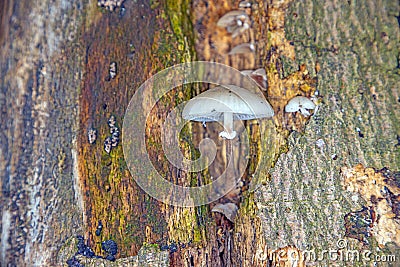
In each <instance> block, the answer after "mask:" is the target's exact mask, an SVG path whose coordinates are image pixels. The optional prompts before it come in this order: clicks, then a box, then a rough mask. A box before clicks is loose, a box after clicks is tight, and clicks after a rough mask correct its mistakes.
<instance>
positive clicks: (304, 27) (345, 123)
mask: <svg viewBox="0 0 400 267" xmlns="http://www.w3.org/2000/svg"><path fill="white" fill-rule="evenodd" d="M398 17H399V5H398V3H397V2H393V1H378V2H377V1H366V2H363V3H361V2H356V1H327V2H326V1H301V2H293V3H291V4H290V5H289V8H288V10H287V11H286V21H285V30H286V38H287V39H288V40H290V41H292V42H293V43H294V48H295V51H296V57H295V59H294V60H293V59H289V60H288V59H287V58H286V59H285V61H283V59H284V58H282V61H283V64H282V65H283V73H282V76H283V77H284V76H285V75H286V73H290V70H288V68H289V67H290V66H293V65H294V66H296V65H297V66H300V65H301V64H305V65H306V67H307V70H308V71H309V73H310V74H311V75H312V76H316V77H317V78H318V86H317V92H318V98H320V99H321V104H320V105H319V108H318V111H317V112H315V113H314V115H313V116H312V118H311V119H310V121H309V123H308V124H307V126H306V128H305V131H304V133H302V134H299V133H297V132H293V133H292V134H291V135H290V136H289V151H288V152H287V153H284V154H282V155H281V156H280V157H279V159H278V161H277V163H276V165H275V167H274V168H273V170H272V171H271V181H270V182H269V183H268V184H267V185H265V186H263V187H261V188H259V189H258V190H257V191H256V195H257V199H258V203H257V204H258V206H259V208H260V217H261V218H262V222H263V231H264V235H265V239H266V240H267V245H268V247H269V248H271V249H279V248H282V247H285V246H288V245H293V246H295V247H296V248H297V249H299V250H300V251H301V252H304V251H305V250H314V251H315V252H316V253H317V257H318V256H319V258H320V259H319V260H316V261H314V263H316V264H324V265H325V264H329V265H338V266H342V265H345V264H346V263H345V262H344V261H343V260H335V258H334V257H335V256H332V258H331V260H328V258H329V257H328V256H327V255H325V256H321V255H322V253H321V252H322V250H339V251H340V247H338V243H337V242H340V240H341V239H343V240H345V241H346V242H347V243H348V244H347V247H344V248H343V250H341V251H340V252H341V253H342V254H344V253H346V251H350V250H358V251H359V252H360V254H361V253H362V251H363V250H370V251H372V255H373V256H371V257H370V258H371V260H369V261H368V260H366V261H362V260H361V258H362V257H361V256H360V260H359V261H357V260H354V261H352V263H351V264H353V265H359V266H364V265H373V264H374V260H373V257H374V256H375V255H393V254H396V258H397V260H398V259H399V254H398V251H399V250H398V245H399V244H398V241H397V240H398V235H399V214H398V212H396V209H397V208H396V207H398V205H399V202H398V193H396V192H398V185H399V182H398V174H397V175H395V176H397V178H396V179H397V182H396V183H395V184H396V185H395V186H394V187H392V188H391V189H389V190H388V191H391V194H393V192H394V194H393V195H394V196H395V199H397V200H395V201H391V198H390V197H377V198H375V200H376V199H380V200H379V201H381V200H383V202H384V203H386V204H385V205H389V206H390V207H386V208H385V209H382V208H380V207H379V205H380V204H379V203H378V201H375V204H374V203H373V202H374V197H372V201H371V194H372V195H373V193H371V192H375V191H376V190H372V189H371V188H373V187H370V188H369V189H366V188H368V184H376V182H374V181H379V180H381V179H377V178H372V177H374V175H372V174H371V175H365V174H364V168H363V167H362V166H361V167H360V166H358V167H356V165H357V164H359V163H361V164H363V165H364V166H366V167H367V166H368V167H373V168H375V169H377V170H378V169H382V168H384V167H386V168H388V169H389V170H391V171H392V172H398V171H399V159H400V155H399V147H398V145H397V144H398V136H399V118H400V117H399V115H400V114H399V89H398V88H399V86H400V76H399V63H398V56H399V37H400V35H399V22H398ZM282 61H281V62H282ZM353 168H354V169H353ZM349 172H351V173H352V174H349ZM365 172H366V173H371V169H369V171H368V170H367V171H365ZM343 173H346V174H345V175H344V174H343ZM372 173H375V171H372ZM352 176H357V177H359V181H360V183H362V184H364V187H365V189H360V188H357V187H355V186H354V185H352V184H351V183H350V182H349V179H345V178H346V177H352ZM360 177H362V178H360ZM355 180H356V179H355ZM361 181H362V182H361ZM386 182H387V183H389V181H388V180H387V181H386ZM379 184H380V189H381V190H383V191H385V187H386V188H388V187H389V185H388V184H385V183H379ZM346 189H348V190H349V191H350V192H351V193H350V192H348V191H347V190H346ZM367 192H369V193H367ZM382 204H383V203H382ZM363 207H366V208H368V209H369V210H371V213H372V212H376V214H374V215H373V216H372V215H368V216H367V217H368V223H365V222H364V223H361V221H362V219H361V218H362V216H361V215H360V213H361V210H362V209H363ZM357 212H359V214H358V215H357ZM346 214H347V217H346ZM349 214H350V216H352V217H353V220H352V221H353V222H352V223H353V224H354V225H355V226H354V227H353V228H354V229H353V232H356V233H357V235H358V237H359V238H355V235H354V234H349V233H350V232H351V231H349V228H351V226H350V225H348V220H347V221H346V218H347V219H348V218H349ZM352 214H353V215H352ZM374 216H376V217H374ZM387 216H389V217H391V219H390V222H388V223H389V224H394V226H393V227H392V228H391V230H389V227H388V229H385V231H384V232H385V235H386V237H385V238H383V237H382V232H381V230H380V228H381V227H382V226H381V225H380V223H379V220H385V221H386V219H385V218H386V217H387ZM365 224H367V225H368V226H367V227H366V226H365ZM363 225H364V226H363ZM360 236H363V237H362V238H361V237H360ZM360 240H361V241H360ZM321 258H324V259H321ZM309 262H310V261H309ZM311 262H312V261H311ZM376 262H379V260H377V261H376ZM378 264H379V265H381V264H382V265H384V264H393V262H392V263H384V262H379V263H378Z"/></svg>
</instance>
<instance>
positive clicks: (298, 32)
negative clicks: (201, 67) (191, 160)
mask: <svg viewBox="0 0 400 267" xmlns="http://www.w3.org/2000/svg"><path fill="white" fill-rule="evenodd" d="M237 5H238V4H237V3H236V2H233V1H222V0H221V1H213V2H205V1H198V0H195V1H193V2H189V1H185V0H182V1H169V0H166V1H159V2H156V1H152V2H151V4H150V3H149V2H144V1H143V2H139V1H126V2H125V3H124V8H123V9H122V8H119V9H116V10H114V11H113V12H109V11H106V10H105V9H104V8H100V7H97V3H95V2H88V1H80V2H73V3H70V2H65V1H55V2H54V1H52V2H50V1H46V0H45V1H33V2H27V1H25V2H14V1H4V2H2V3H1V4H0V9H1V12H2V21H1V28H0V29H1V30H0V42H1V46H2V49H1V52H0V53H1V65H0V72H1V75H2V77H3V78H2V84H1V88H2V90H1V92H0V101H1V102H0V103H1V106H0V108H1V113H2V116H1V124H2V131H1V132H0V133H1V136H2V138H1V141H0V146H1V147H0V175H1V182H0V183H1V188H2V208H1V224H0V225H1V226H0V227H1V240H2V242H1V256H0V259H1V260H0V262H1V266H53V265H56V266H59V265H64V266H66V261H67V260H68V259H69V258H71V257H72V256H73V255H74V254H75V252H76V250H77V248H76V245H77V240H76V238H74V236H76V235H84V237H85V240H86V242H87V245H88V246H90V247H91V248H92V249H93V250H94V252H95V253H96V254H97V255H101V256H105V254H104V251H102V249H101V242H102V241H104V240H107V239H113V240H115V241H116V242H117V244H118V254H117V258H118V259H117V261H115V262H110V261H107V260H104V259H95V258H86V257H83V256H82V255H77V259H78V260H79V261H80V262H81V263H84V264H85V266H95V265H100V266H110V265H115V266H168V265H170V266H213V267H214V266H304V265H306V264H308V265H329V266H344V265H346V264H349V263H350V264H351V265H354V266H365V265H373V263H374V262H378V259H377V258H376V255H379V256H381V259H383V258H382V257H384V256H385V257H386V258H385V259H386V260H387V262H383V261H380V262H378V265H379V266H381V265H382V266H385V265H387V266H390V264H395V263H393V262H389V259H393V258H389V255H394V256H395V257H396V259H397V261H398V260H399V259H400V258H399V257H400V255H399V252H398V251H399V249H398V247H399V246H400V244H399V243H400V241H399V229H400V227H399V220H400V219H399V216H400V215H399V213H400V212H399V194H400V192H399V191H400V189H399V161H400V155H399V154H400V151H399V147H400V144H399V142H400V141H399V136H400V128H399V125H400V123H399V118H400V116H399V115H400V114H399V110H400V109H399V99H400V96H399V90H398V88H399V86H400V77H399V76H400V73H399V54H400V53H399V52H400V49H399V46H400V44H399V43H400V42H399V39H400V38H399V37H400V31H399V17H400V7H399V3H397V2H396V1H389V0H388V1H378V2H376V1H372V0H368V1H365V2H364V3H357V2H355V1H343V2H338V1H319V0H307V1H275V0H271V1H254V2H253V3H252V6H251V8H248V9H246V12H247V14H248V15H249V16H250V18H251V21H252V24H251V29H250V30H248V31H245V32H244V33H243V34H241V35H240V36H239V37H236V38H232V36H231V35H230V34H229V33H227V32H226V30H225V29H223V28H218V27H216V22H217V21H218V19H219V18H220V17H221V16H222V15H224V14H225V13H226V12H228V11H230V10H232V9H237V8H238V6H237ZM245 42H253V43H254V44H255V47H256V50H255V52H254V53H250V54H246V55H233V56H230V55H228V52H229V51H230V49H232V48H233V47H234V46H235V45H238V44H241V43H245ZM195 59H197V60H205V61H214V62H220V63H224V64H227V65H229V66H232V67H234V68H237V69H239V70H243V69H256V68H265V69H266V73H267V77H268V88H267V91H265V92H264V94H265V97H266V98H267V99H268V101H269V102H270V103H271V105H272V106H273V108H274V111H275V116H274V118H273V119H271V120H267V121H263V122H262V123H260V124H258V123H257V122H255V121H249V122H247V123H246V127H245V129H241V131H247V132H248V133H250V153H251V155H254V157H252V158H251V160H250V161H249V162H250V163H249V166H248V169H247V170H246V172H245V175H244V176H243V177H242V184H243V186H241V187H240V188H238V189H237V190H234V191H233V192H230V193H229V194H228V195H227V196H225V197H224V198H223V199H221V200H219V202H220V203H226V202H233V203H235V204H236V205H237V206H238V207H239V212H238V215H237V217H236V219H235V220H234V223H231V222H229V221H228V220H227V219H226V218H225V217H224V216H223V215H221V214H218V213H214V212H211V211H210V210H211V209H212V207H214V205H215V204H216V203H212V204H210V205H205V206H201V207H196V208H179V207H173V206H167V205H164V204H162V203H160V202H158V201H156V200H155V199H152V198H151V197H150V196H148V195H147V194H146V193H145V192H143V191H142V190H141V189H140V188H139V186H138V185H137V184H136V183H135V182H134V180H133V178H132V176H134V175H138V174H137V173H134V172H133V173H130V172H129V171H128V168H127V166H126V163H125V161H124V159H123V151H122V147H121V145H118V146H117V147H116V148H113V149H112V150H111V153H107V152H105V150H104V141H105V139H106V138H107V137H108V136H110V127H109V125H108V124H107V121H108V119H109V118H110V116H111V115H113V116H115V117H116V125H117V127H119V128H121V127H122V120H123V116H124V114H125V109H126V108H127V106H128V103H129V100H130V99H131V97H132V96H133V95H134V94H135V92H136V90H137V88H138V87H139V86H140V85H141V84H142V83H143V82H144V81H145V80H146V79H148V78H149V77H150V76H152V75H154V74H155V73H157V72H158V71H160V70H162V69H165V68H166V67H170V66H173V65H175V64H178V63H181V62H190V61H193V60H195ZM113 62H115V63H116V66H117V74H116V77H115V78H112V77H111V76H110V65H111V64H112V63H113ZM204 89H205V87H204V88H203V87H189V86H185V87H179V88H177V89H176V90H175V91H173V92H172V93H171V94H169V95H167V96H165V97H164V98H163V99H162V101H161V102H160V103H158V104H157V105H156V106H155V108H154V111H153V112H152V113H151V114H150V116H149V117H148V119H147V122H148V123H147V129H148V133H150V134H148V135H147V138H148V150H149V155H150V157H151V158H152V159H153V162H154V164H155V166H156V168H157V170H158V171H159V172H163V173H168V174H169V175H168V177H169V179H170V180H171V181H174V182H176V183H181V184H182V185H198V184H204V183H206V182H208V181H209V180H210V179H211V178H210V176H213V175H214V176H215V175H218V174H219V173H221V170H222V169H223V168H224V167H225V161H224V157H225V156H224V154H223V152H220V153H219V154H218V155H217V162H216V163H214V164H213V165H211V166H210V168H209V169H208V170H206V171H203V172H200V173H198V174H195V175H189V174H185V173H180V172H176V171H175V170H174V171H171V170H172V169H171V167H170V166H169V164H168V161H167V159H166V158H165V157H164V154H163V151H162V148H161V147H160V145H159V144H160V142H161V133H160V130H159V127H158V125H160V124H161V123H162V121H163V119H165V118H164V117H163V116H162V114H167V113H168V111H169V110H170V109H172V108H174V106H175V105H176V104H179V103H181V102H183V101H184V100H188V99H189V98H191V97H193V96H194V95H196V94H198V93H200V91H202V90H204ZM296 95H303V96H306V97H309V98H311V97H313V98H314V99H315V102H316V103H317V104H318V109H316V110H314V112H313V114H312V116H311V117H304V116H302V115H301V114H300V113H294V114H289V113H285V112H284V107H285V105H286V104H287V102H288V101H289V100H290V99H291V98H292V97H294V96H296ZM149 97H152V96H149ZM90 129H95V130H96V131H97V140H96V142H95V143H94V144H90V143H89V142H88V137H87V133H88V130H90ZM217 129H218V128H217V126H213V125H212V124H210V125H207V128H204V127H203V126H202V125H201V124H200V123H198V124H196V123H193V124H192V128H191V129H190V128H189V129H186V130H185V131H184V132H183V133H182V136H183V137H184V138H183V139H184V141H182V143H181V150H182V151H183V152H184V154H185V155H186V156H187V157H191V156H195V155H197V153H198V152H197V150H195V149H194V148H195V147H196V146H197V145H198V143H199V141H200V139H201V138H202V137H203V136H209V137H210V138H212V139H213V140H217V141H216V143H217V147H218V148H219V149H220V150H221V151H222V150H224V148H225V145H226V143H224V142H222V141H221V140H218V132H217ZM190 130H191V131H190ZM259 130H260V132H259ZM138 164H140V162H139V161H138ZM151 178H152V177H149V179H151ZM100 222H101V224H102V225H103V228H102V229H101V231H100V232H99V224H100ZM97 233H99V234H97ZM160 248H163V250H165V249H167V251H163V252H160ZM324 250H326V252H325V253H324V252H323V251H324ZM337 251H339V252H340V255H341V256H340V255H338V254H335V253H336V252H337ZM355 251H357V252H359V253H360V260H346V259H344V258H343V257H345V255H347V254H348V253H354V252H355ZM366 251H367V252H368V251H371V252H372V253H371V255H368V256H369V257H370V259H371V260H369V259H366V257H365V256H364V258H362V257H363V256H361V254H362V253H365V252H366ZM305 253H306V254H305ZM310 253H311V254H312V253H315V255H316V257H317V258H315V259H310V258H307V257H304V256H308V257H309V254H310ZM329 253H331V254H329ZM135 255H138V256H135ZM296 255H299V257H298V258H290V256H296ZM335 255H336V256H337V257H339V258H334V257H335ZM131 256H135V257H131ZM340 257H342V258H340Z"/></svg>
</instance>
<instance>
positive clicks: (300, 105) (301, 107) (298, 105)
mask: <svg viewBox="0 0 400 267" xmlns="http://www.w3.org/2000/svg"><path fill="white" fill-rule="evenodd" d="M314 108H315V104H314V102H312V101H311V100H310V99H308V98H307V97H304V96H296V97H294V98H292V99H291V100H290V101H289V102H288V103H287V105H286V106H285V111H286V112H297V111H300V112H301V114H302V115H303V116H304V117H308V116H310V112H308V109H314Z"/></svg>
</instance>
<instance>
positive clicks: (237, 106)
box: [182, 85, 274, 122]
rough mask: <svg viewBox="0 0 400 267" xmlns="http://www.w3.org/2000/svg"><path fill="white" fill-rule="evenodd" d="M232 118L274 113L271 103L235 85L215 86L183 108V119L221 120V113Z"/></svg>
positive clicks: (244, 118) (258, 116) (271, 114)
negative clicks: (231, 115)
mask: <svg viewBox="0 0 400 267" xmlns="http://www.w3.org/2000/svg"><path fill="white" fill-rule="evenodd" d="M224 112H231V113H233V119H234V120H251V119H258V118H267V117H272V116H273V115H274V110H273V109H272V107H271V105H270V104H269V103H268V102H267V101H266V100H265V99H264V98H261V97H260V96H258V95H257V94H255V93H252V92H250V91H248V90H246V89H244V88H241V87H238V86H235V85H226V86H217V87H214V88H212V89H209V90H207V91H205V92H204V93H201V94H200V95H198V96H196V97H194V98H192V99H191V100H189V101H188V103H187V104H186V106H185V107H184V109H183V112H182V117H183V118H184V119H185V120H193V121H201V122H209V121H222V120H223V113H224Z"/></svg>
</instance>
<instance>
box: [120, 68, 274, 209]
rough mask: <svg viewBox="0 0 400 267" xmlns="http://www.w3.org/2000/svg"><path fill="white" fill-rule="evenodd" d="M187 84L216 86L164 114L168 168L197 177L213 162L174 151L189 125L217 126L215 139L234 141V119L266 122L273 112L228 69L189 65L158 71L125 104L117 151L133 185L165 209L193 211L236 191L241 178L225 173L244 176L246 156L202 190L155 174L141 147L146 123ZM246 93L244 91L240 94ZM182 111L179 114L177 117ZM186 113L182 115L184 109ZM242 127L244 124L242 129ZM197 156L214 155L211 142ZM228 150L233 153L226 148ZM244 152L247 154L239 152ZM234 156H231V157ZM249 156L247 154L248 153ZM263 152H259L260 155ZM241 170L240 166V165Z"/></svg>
mask: <svg viewBox="0 0 400 267" xmlns="http://www.w3.org/2000/svg"><path fill="white" fill-rule="evenodd" d="M191 83H207V84H212V85H213V86H216V87H214V88H211V89H209V90H208V91H206V92H204V93H203V94H200V95H198V96H196V97H195V98H197V100H196V101H194V98H193V99H191V100H189V101H186V102H184V103H180V104H179V105H177V106H176V107H175V108H174V109H172V110H170V111H169V114H167V116H166V120H165V121H164V123H163V124H162V125H160V128H161V135H162V136H161V140H162V144H161V145H162V148H163V152H164V154H165V156H166V158H167V159H168V164H171V165H173V166H174V167H175V168H177V169H178V170H180V171H185V172H198V171H202V170H204V169H205V168H207V167H208V166H209V165H210V164H211V163H212V160H213V159H214V158H211V159H209V158H208V157H207V158H208V160H206V159H204V157H203V155H201V156H200V158H198V159H195V160H192V159H188V158H185V157H184V155H183V154H182V152H181V150H180V149H179V145H178V144H179V141H178V136H179V132H180V131H181V130H182V128H183V127H184V126H185V124H187V123H190V121H192V120H194V121H200V122H203V123H204V124H205V123H206V122H217V121H219V122H220V124H221V125H222V126H223V129H224V130H223V131H222V132H221V133H220V134H219V138H224V139H226V140H229V139H233V138H235V137H236V132H235V130H234V129H233V126H234V124H233V120H235V121H237V124H238V123H242V122H241V121H242V120H247V119H257V120H258V119H260V118H264V117H271V116H272V115H273V109H272V107H271V106H270V105H269V103H268V102H267V101H266V99H265V97H264V96H263V94H262V92H261V90H260V89H259V88H258V86H257V85H256V84H255V82H254V81H253V80H251V79H250V78H249V77H248V76H246V75H244V74H242V73H241V72H240V71H238V70H236V69H234V68H232V67H229V66H227V65H223V64H219V63H215V62H214V63H213V62H202V61H198V62H189V63H184V64H179V65H175V66H173V67H171V68H167V69H165V70H162V71H160V72H158V73H157V74H155V75H154V76H152V77H151V78H150V79H148V80H147V81H146V82H145V83H143V84H142V85H141V86H140V87H139V89H138V90H137V91H136V93H135V95H134V96H133V97H132V99H131V101H130V102H129V105H128V108H127V111H126V113H125V116H124V121H123V127H122V133H123V134H122V136H123V140H122V147H123V151H124V157H125V160H126V163H127V166H128V168H129V170H130V172H131V174H132V176H133V178H134V179H135V181H136V182H137V184H138V185H139V186H140V187H141V188H142V189H143V190H144V191H145V192H146V193H147V194H149V195H151V196H152V197H154V198H155V199H157V200H159V201H162V202H164V203H166V204H170V205H174V206H181V207H193V206H200V205H205V204H208V203H211V202H213V201H215V200H218V199H219V198H221V197H223V196H224V195H226V194H227V193H228V192H229V191H231V190H232V189H234V188H235V186H236V185H237V182H238V180H239V179H240V178H241V176H242V175H243V173H238V174H237V175H236V176H235V177H232V176H230V175H227V170H228V169H229V168H236V169H237V170H243V171H242V172H244V171H245V169H246V166H247V162H248V158H249V155H244V159H246V160H241V161H239V164H240V165H241V166H236V165H235V166H234V163H233V160H232V157H231V158H229V160H228V162H227V166H226V169H225V171H224V172H223V173H222V174H221V175H220V176H219V177H213V178H214V179H213V181H212V182H211V183H208V184H206V185H203V186H197V187H184V186H180V185H177V184H174V183H172V182H170V181H168V180H167V179H166V177H164V176H163V175H161V174H160V173H158V172H157V170H156V168H155V167H154V166H153V163H152V161H151V159H150V157H149V153H148V151H147V147H146V119H147V117H148V115H149V114H150V113H151V111H152V109H153V107H154V106H155V105H156V104H157V102H158V101H159V100H160V99H161V98H162V97H163V96H165V95H167V94H168V92H170V91H171V90H173V89H174V88H176V87H178V86H181V85H185V84H191ZM244 88H245V89H244ZM182 109H183V112H182ZM185 109H186V110H185ZM242 125H243V124H242ZM240 142H241V145H242V146H243V147H248V143H249V137H248V136H247V132H246V131H244V132H243V133H242V135H241V137H240ZM199 146H200V147H199V151H200V153H202V151H204V148H205V147H206V148H207V150H208V152H211V153H209V154H211V155H214V157H215V153H216V149H217V148H216V145H215V142H214V140H211V139H210V138H204V139H203V140H202V141H201V142H200V144H199ZM231 149H232V150H234V149H236V148H235V147H234V146H231ZM244 150H245V151H249V149H244ZM234 153H235V151H231V155H232V154H234ZM247 153H248V152H247ZM260 153H262V151H260ZM242 165H243V166H242Z"/></svg>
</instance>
